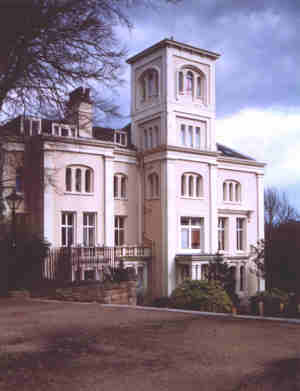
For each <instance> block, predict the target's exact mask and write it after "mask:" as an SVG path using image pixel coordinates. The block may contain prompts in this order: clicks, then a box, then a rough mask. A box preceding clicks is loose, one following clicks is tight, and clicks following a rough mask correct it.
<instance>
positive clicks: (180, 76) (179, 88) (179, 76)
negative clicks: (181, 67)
mask: <svg viewBox="0 0 300 391" xmlns="http://www.w3.org/2000/svg"><path fill="white" fill-rule="evenodd" d="M178 90H179V92H180V93H183V72H179V73H178Z"/></svg>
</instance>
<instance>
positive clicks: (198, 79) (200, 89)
mask: <svg viewBox="0 0 300 391" xmlns="http://www.w3.org/2000/svg"><path fill="white" fill-rule="evenodd" d="M201 95H202V88H201V77H200V76H198V77H197V92H196V96H197V98H201Z"/></svg>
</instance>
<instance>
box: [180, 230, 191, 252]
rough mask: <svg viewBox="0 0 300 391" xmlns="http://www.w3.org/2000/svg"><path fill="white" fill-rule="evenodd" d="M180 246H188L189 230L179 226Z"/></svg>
mask: <svg viewBox="0 0 300 391" xmlns="http://www.w3.org/2000/svg"><path fill="white" fill-rule="evenodd" d="M181 248H189V230H188V229H187V228H181Z"/></svg>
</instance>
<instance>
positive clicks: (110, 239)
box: [104, 156, 114, 247]
mask: <svg viewBox="0 0 300 391" xmlns="http://www.w3.org/2000/svg"><path fill="white" fill-rule="evenodd" d="M113 178H114V168H113V157H111V156H105V157H104V245H105V246H111V247H112V246H114V193H113Z"/></svg>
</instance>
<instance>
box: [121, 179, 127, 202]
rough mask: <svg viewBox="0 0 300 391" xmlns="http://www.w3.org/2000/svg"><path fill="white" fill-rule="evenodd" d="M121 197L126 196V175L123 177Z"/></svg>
mask: <svg viewBox="0 0 300 391" xmlns="http://www.w3.org/2000/svg"><path fill="white" fill-rule="evenodd" d="M121 197H122V198H125V197H126V178H125V177H122V178H121Z"/></svg>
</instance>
